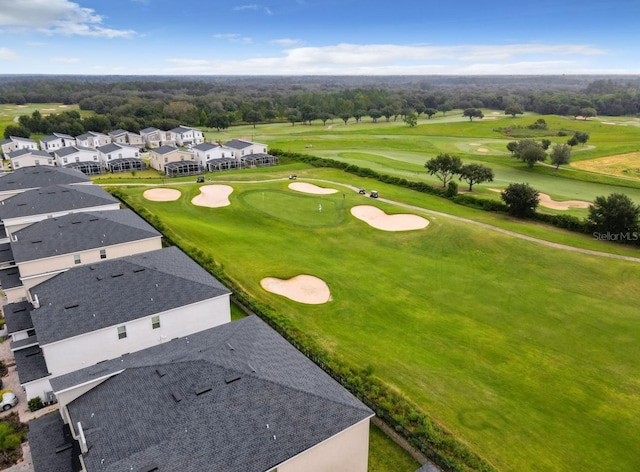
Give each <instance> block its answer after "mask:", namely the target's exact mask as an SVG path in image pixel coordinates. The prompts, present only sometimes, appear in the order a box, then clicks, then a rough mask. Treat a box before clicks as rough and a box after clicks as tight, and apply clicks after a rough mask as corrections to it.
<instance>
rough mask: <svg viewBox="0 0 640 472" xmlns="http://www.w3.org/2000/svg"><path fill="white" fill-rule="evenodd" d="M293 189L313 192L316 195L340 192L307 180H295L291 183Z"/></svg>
mask: <svg viewBox="0 0 640 472" xmlns="http://www.w3.org/2000/svg"><path fill="white" fill-rule="evenodd" d="M289 188H290V189H291V190H295V191H297V192H304V193H312V194H314V195H330V194H332V193H338V191H337V190H336V189H334V188H324V187H318V186H317V185H313V184H308V183H306V182H293V183H291V184H289Z"/></svg>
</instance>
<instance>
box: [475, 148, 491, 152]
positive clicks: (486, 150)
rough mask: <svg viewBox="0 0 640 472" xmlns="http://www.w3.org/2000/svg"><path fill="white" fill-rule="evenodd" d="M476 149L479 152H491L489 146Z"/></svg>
mask: <svg viewBox="0 0 640 472" xmlns="http://www.w3.org/2000/svg"><path fill="white" fill-rule="evenodd" d="M476 151H478V152H489V150H488V149H487V148H478V149H476Z"/></svg>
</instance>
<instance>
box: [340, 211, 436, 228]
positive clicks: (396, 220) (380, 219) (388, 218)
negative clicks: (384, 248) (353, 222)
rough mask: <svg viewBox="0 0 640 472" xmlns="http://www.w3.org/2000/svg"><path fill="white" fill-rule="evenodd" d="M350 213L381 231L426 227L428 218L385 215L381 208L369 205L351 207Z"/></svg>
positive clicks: (407, 215)
mask: <svg viewBox="0 0 640 472" xmlns="http://www.w3.org/2000/svg"><path fill="white" fill-rule="evenodd" d="M351 214H352V215H353V216H355V217H356V218H358V219H359V220H362V221H364V222H365V223H367V224H368V225H369V226H373V227H374V228H376V229H381V230H383V231H411V230H414V229H422V228H426V227H427V226H428V225H429V220H427V219H426V218H423V217H421V216H418V215H410V214H403V215H387V214H386V213H385V212H384V211H382V210H381V209H379V208H377V207H374V206H371V205H358V206H354V207H353V208H351Z"/></svg>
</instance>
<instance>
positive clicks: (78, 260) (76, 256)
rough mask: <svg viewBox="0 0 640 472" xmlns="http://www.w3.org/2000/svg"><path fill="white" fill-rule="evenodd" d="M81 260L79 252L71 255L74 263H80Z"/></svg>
mask: <svg viewBox="0 0 640 472" xmlns="http://www.w3.org/2000/svg"><path fill="white" fill-rule="evenodd" d="M81 262H82V261H81V260H80V254H74V255H73V263H74V264H80V263H81Z"/></svg>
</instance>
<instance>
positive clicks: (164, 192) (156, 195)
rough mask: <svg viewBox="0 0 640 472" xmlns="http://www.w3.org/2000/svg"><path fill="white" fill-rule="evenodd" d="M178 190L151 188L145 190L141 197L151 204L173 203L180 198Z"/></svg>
mask: <svg viewBox="0 0 640 472" xmlns="http://www.w3.org/2000/svg"><path fill="white" fill-rule="evenodd" d="M181 195H182V194H181V193H180V190H176V189H174V188H152V189H150V190H145V191H144V193H143V194H142V196H143V197H144V198H146V199H147V200H151V201H152V202H173V201H175V200H177V199H178V198H180V196H181Z"/></svg>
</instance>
